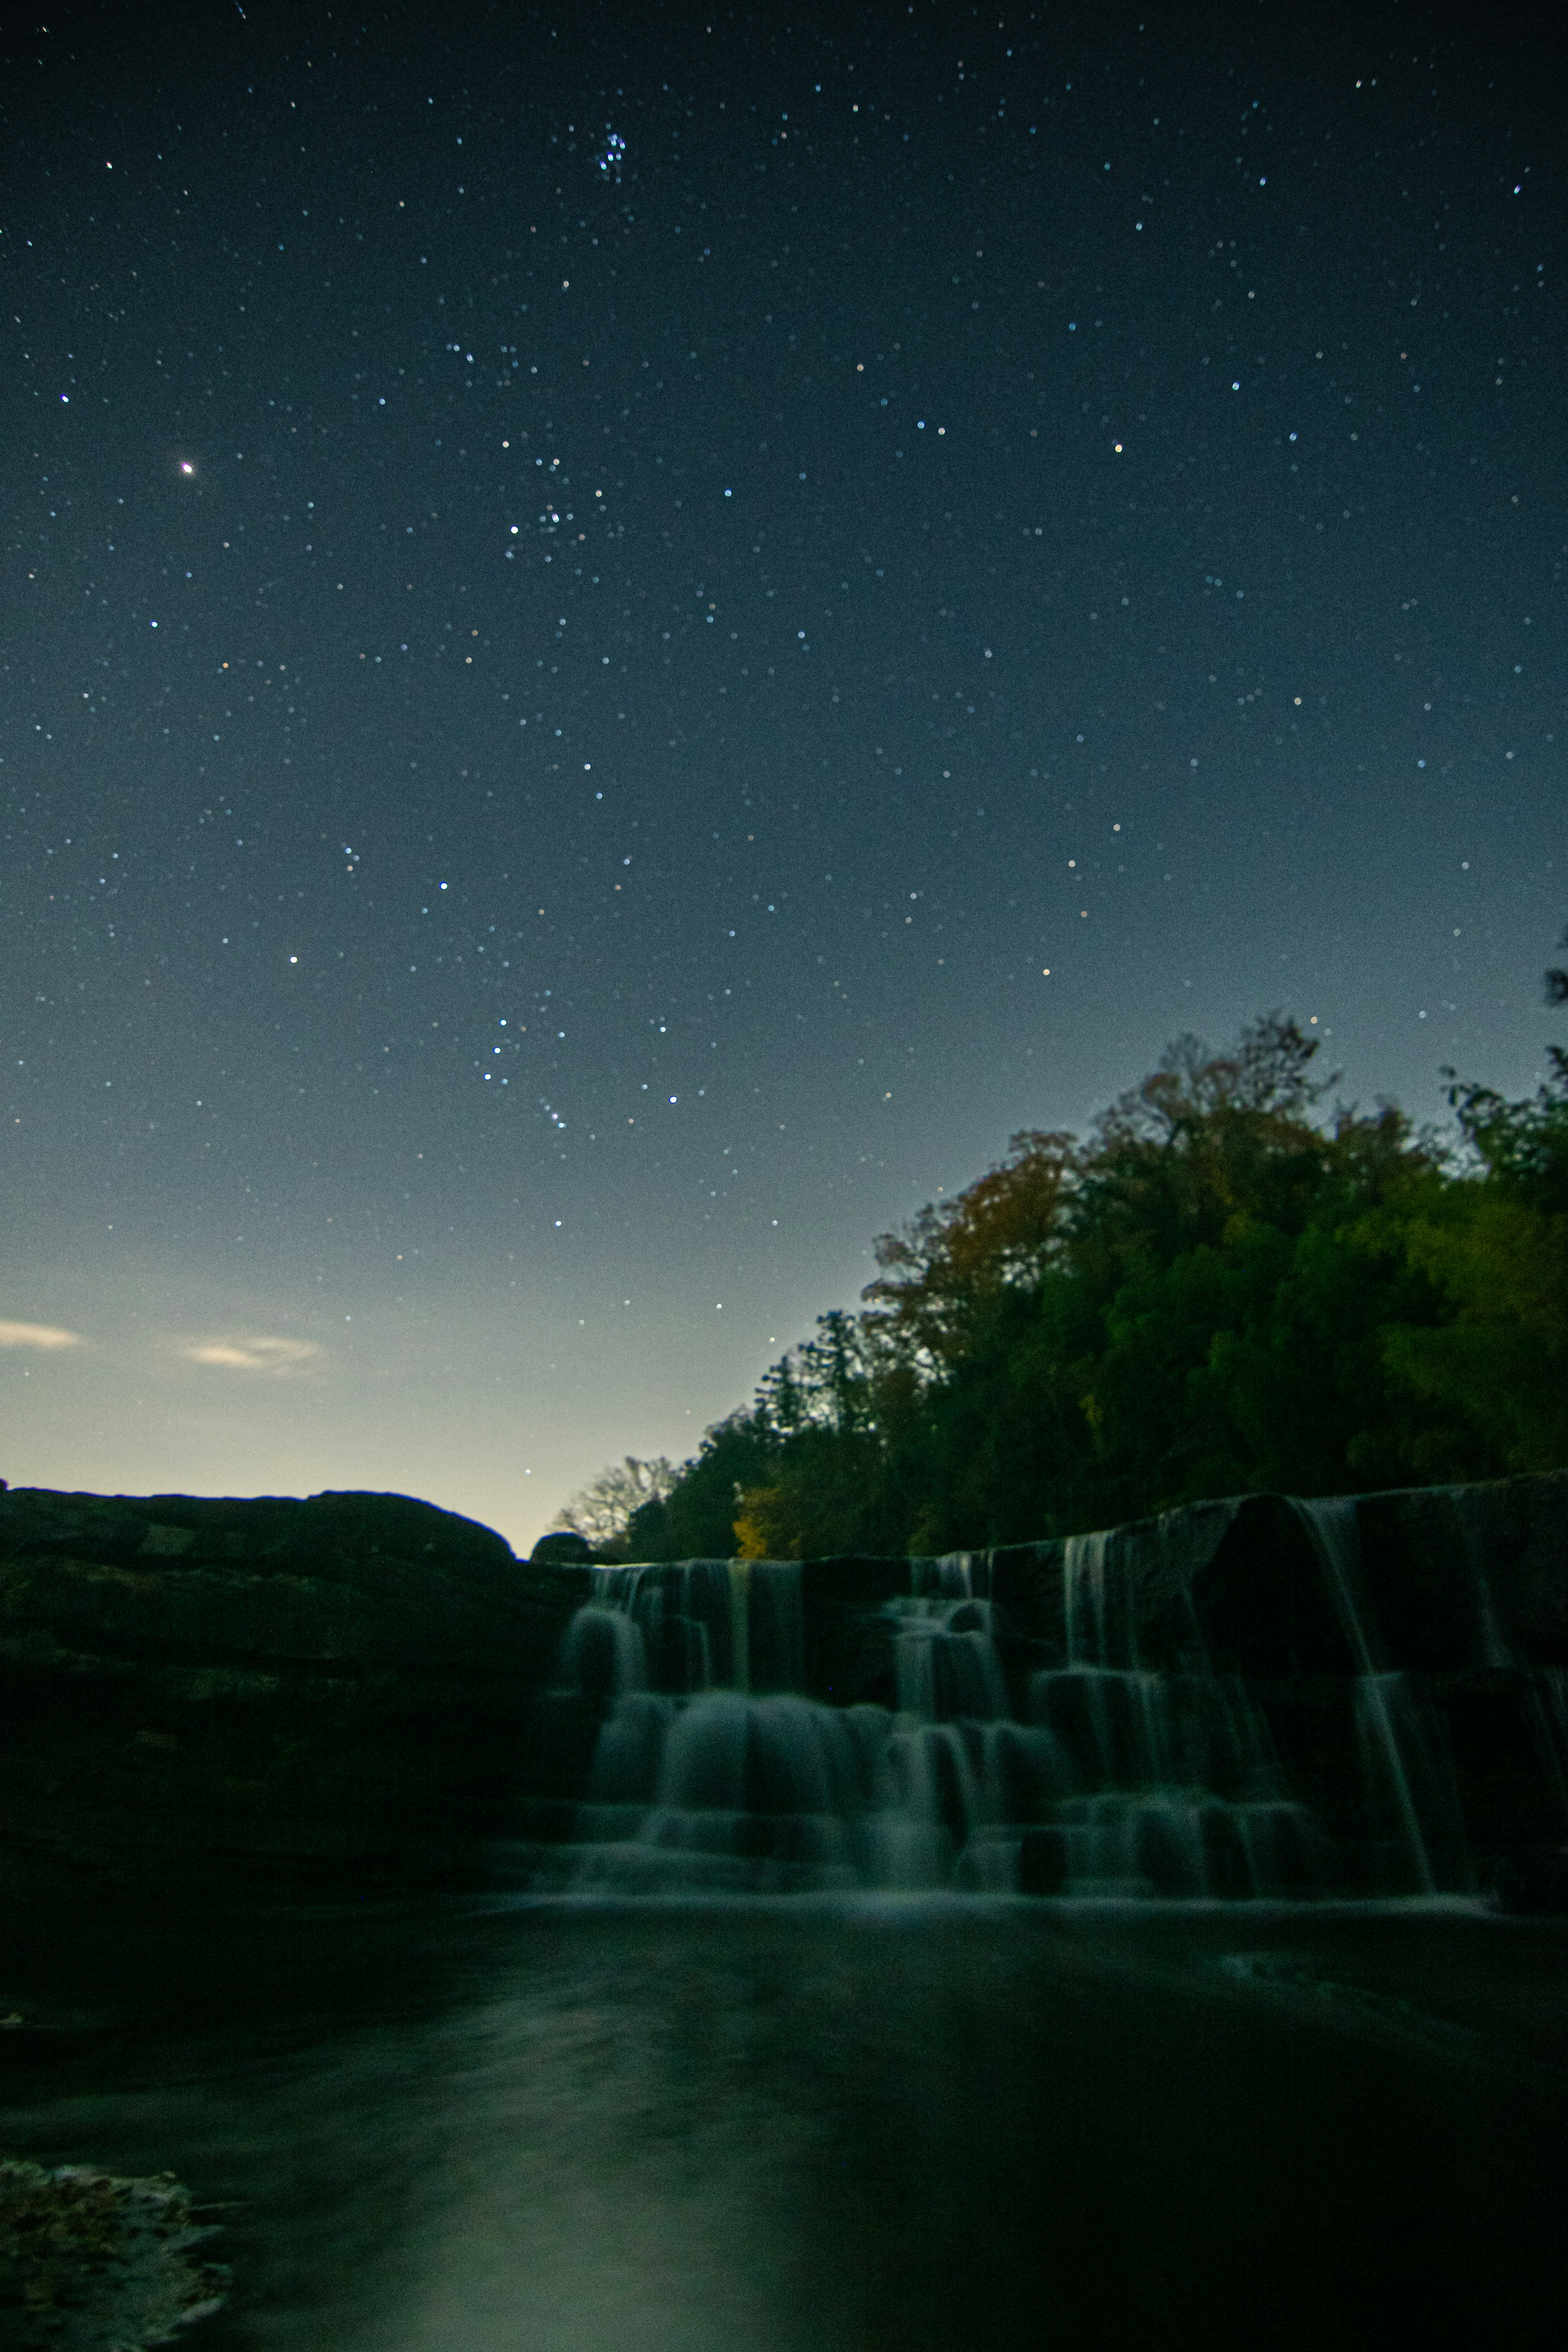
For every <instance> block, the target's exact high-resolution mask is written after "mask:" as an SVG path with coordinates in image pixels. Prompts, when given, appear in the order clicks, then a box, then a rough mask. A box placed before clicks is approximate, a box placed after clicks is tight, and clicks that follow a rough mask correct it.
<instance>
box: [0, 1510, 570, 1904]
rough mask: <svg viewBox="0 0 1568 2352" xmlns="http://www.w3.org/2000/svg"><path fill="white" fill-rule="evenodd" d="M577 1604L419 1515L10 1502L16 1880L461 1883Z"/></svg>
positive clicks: (482, 1536) (6, 1866)
mask: <svg viewBox="0 0 1568 2352" xmlns="http://www.w3.org/2000/svg"><path fill="white" fill-rule="evenodd" d="M583 1589H584V1574H583V1571H582V1570H579V1569H574V1568H572V1567H570V1566H567V1565H564V1564H562V1563H552V1562H549V1561H543V1562H538V1563H531V1562H522V1561H520V1560H518V1559H515V1558H514V1557H513V1555H512V1552H511V1549H510V1546H509V1545H508V1544H507V1543H506V1542H505V1541H504V1540H503V1538H501V1537H500V1536H498V1535H496V1534H495V1533H494V1532H493V1531H492V1530H491V1529H489V1528H483V1527H480V1526H479V1525H478V1524H477V1523H476V1522H475V1521H473V1520H471V1519H465V1518H461V1517H458V1515H457V1514H455V1513H453V1512H448V1511H441V1510H437V1509H436V1508H435V1507H433V1506H432V1505H430V1504H427V1503H420V1502H416V1501H414V1500H412V1499H410V1498H409V1497H407V1496H396V1495H355V1494H325V1495H319V1496H311V1497H310V1499H309V1500H306V1501H301V1500H296V1499H293V1498H291V1497H282V1496H262V1497H259V1498H257V1499H255V1500H233V1499H214V1498H206V1497H199V1496H181V1495H159V1496H149V1497H146V1498H144V1499H143V1498H139V1497H134V1496H95V1495H64V1494H55V1493H51V1492H47V1491H45V1490H41V1489H22V1490H20V1491H17V1492H14V1493H0V1748H3V1749H4V1759H5V1761H4V1769H5V1783H6V1806H5V1819H4V1822H3V1823H0V1883H4V1882H6V1881H8V1882H9V1884H10V1885H11V1886H12V1887H13V1889H15V1890H16V1891H17V1892H20V1891H23V1890H25V1889H26V1888H27V1887H29V1886H31V1885H35V1884H37V1885H42V1884H45V1883H47V1884H50V1885H53V1884H55V1883H57V1881H58V1875H59V1874H60V1873H61V1872H64V1873H66V1874H72V1873H78V1874H79V1873H80V1872H83V1871H86V1872H89V1873H93V1874H100V1875H106V1876H108V1877H110V1878H123V1879H127V1880H130V1879H136V1880H139V1881H142V1882H145V1881H148V1880H151V1881H152V1882H153V1883H154V1884H156V1883H158V1882H159V1881H160V1880H161V1879H164V1878H168V1877H171V1876H173V1877H178V1878H181V1879H182V1880H184V1881H185V1882H187V1883H188V1882H189V1881H190V1879H191V1876H192V1874H195V1875H196V1876H197V1877H198V1878H200V1877H201V1876H202V1875H203V1874H212V1875H214V1876H215V1877H217V1878H222V1877H223V1876H225V1875H232V1874H234V1873H235V1872H238V1873H240V1874H246V1873H247V1872H251V1873H254V1872H256V1871H258V1870H265V1871H271V1872H280V1873H283V1874H289V1873H290V1872H294V1873H296V1874H297V1873H299V1872H303V1873H305V1874H307V1876H312V1877H314V1878H317V1879H319V1878H321V1876H323V1875H325V1876H327V1877H328V1878H331V1876H332V1874H334V1873H336V1872H338V1871H339V1870H342V1871H345V1872H348V1873H350V1874H353V1873H360V1874H368V1875H369V1876H370V1877H371V1878H373V1879H375V1880H378V1881H379V1880H385V1879H388V1878H390V1879H392V1880H394V1881H397V1880H400V1879H404V1878H406V1877H408V1876H410V1875H412V1876H414V1877H416V1878H423V1877H427V1876H429V1875H432V1874H434V1875H436V1876H438V1877H439V1876H446V1875H450V1874H459V1875H460V1874H462V1871H463V1869H464V1867H465V1864H464V1863H463V1854H464V1849H465V1846H466V1844H467V1843H468V1842H471V1841H472V1840H473V1839H475V1838H476V1837H479V1836H481V1835H483V1834H484V1833H486V1832H487V1831H488V1830H489V1828H490V1826H492V1824H493V1822H496V1821H497V1820H500V1819H501V1818H504V1816H505V1813H506V1809H507V1805H508V1803H509V1801H510V1797H511V1794H512V1792H513V1790H515V1788H516V1784H517V1781H518V1780H519V1778H520V1775H521V1769H522V1762H521V1754H522V1726H523V1724H524V1722H525V1719H526V1717H527V1714H528V1710H529V1707H530V1706H531V1699H532V1695H533V1693H534V1691H535V1690H536V1689H537V1688H538V1687H539V1686H540V1685H542V1683H544V1682H545V1681H546V1680H547V1679H548V1677H549V1674H550V1670H551V1666H552V1661H553V1658H554V1655H555V1652H556V1648H557V1646H558V1643H559V1640H560V1635H561V1633H562V1630H563V1627H564V1625H565V1623H566V1622H567V1620H568V1619H569V1617H570V1614H571V1612H572V1610H573V1608H574V1605H575V1604H576V1602H577V1601H578V1600H579V1598H580V1597H581V1594H582V1591H583Z"/></svg>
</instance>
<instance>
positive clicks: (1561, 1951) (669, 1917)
mask: <svg viewBox="0 0 1568 2352" xmlns="http://www.w3.org/2000/svg"><path fill="white" fill-rule="evenodd" d="M0 1949H3V1951H4V1959H3V1961H0V1995H3V1996H4V2000H5V2003H6V2004H7V2005H8V2013H11V2014H15V2015H20V2016H21V2017H22V2018H23V2020H24V2022H23V2024H22V2025H21V2026H20V2027H13V2028H12V2029H11V2030H10V2031H9V2032H6V2033H4V2034H0V2067H3V2069H4V2084H3V2088H4V2098H5V2109H4V2113H3V2115H0V2148H3V2149H4V2150H5V2152H6V2153H8V2154H10V2155H13V2156H25V2157H30V2158H35V2159H36V2160H37V2161H39V2162H44V2163H50V2164H58V2163H66V2162H73V2163H90V2164H93V2165H99V2166H103V2167H106V2168H109V2169H110V2170H112V2171H117V2172H125V2173H149V2172H156V2171H160V2170H163V2169H164V2168H167V2169H169V2170H171V2171H173V2172H174V2173H176V2174H178V2176H179V2177H180V2179H182V2180H184V2182H185V2183H186V2184H187V2185H188V2186H189V2187H190V2189H192V2191H193V2193H194V2195H195V2198H196V2199H197V2200H198V2202H199V2203H201V2204H202V2205H204V2206H205V2207H206V2208H208V2209H211V2218H212V2219H214V2220H215V2221H218V2222H219V2223H221V2224H222V2230H221V2235H220V2236H219V2237H218V2238H217V2239H216V2240H215V2242H214V2245H213V2252H215V2254H216V2256H217V2257H218V2258H219V2259H221V2260H222V2261H224V2262H225V2263H227V2264H228V2265H229V2266H230V2268H231V2271H232V2274H233V2284H232V2290H231V2293H230V2295H229V2299H228V2302H227V2304H226V2307H225V2308H224V2310H223V2311H222V2312H220V2313H219V2314H218V2315H216V2316H215V2317H213V2318H210V2319H207V2320H205V2321H204V2322H202V2323H200V2324H199V2325H198V2326H195V2328H194V2329H193V2330H192V2331H191V2333H190V2336H189V2337H188V2339H187V2340H188V2341H189V2342H190V2343H191V2345H192V2347H193V2352H195V2347H197V2346H200V2347H202V2352H974V2347H984V2348H985V2352H991V2347H994V2352H1008V2348H1009V2347H1033V2346H1040V2347H1057V2346H1060V2347H1064V2352H1066V2347H1072V2352H1088V2347H1107V2352H1109V2347H1131V2346H1134V2345H1137V2346H1142V2345H1146V2344H1160V2345H1172V2344H1174V2343H1178V2342H1180V2343H1183V2344H1185V2343H1188V2342H1201V2341H1205V2340H1206V2341H1208V2342H1211V2343H1214V2344H1215V2345H1226V2346H1231V2345H1237V2346H1239V2345H1243V2344H1250V2343H1254V2342H1258V2343H1262V2342H1267V2343H1268V2345H1269V2346H1271V2347H1279V2346H1289V2347H1294V2346H1300V2347H1309V2346H1310V2347H1325V2346H1333V2347H1341V2346H1344V2345H1347V2344H1349V2345H1359V2344H1363V2343H1364V2344H1367V2345H1371V2344H1373V2342H1380V2343H1381V2342H1384V2341H1387V2340H1392V2338H1393V2337H1394V2336H1395V2335H1397V2336H1399V2337H1400V2338H1401V2339H1403V2340H1406V2341H1410V2342H1414V2343H1418V2344H1421V2345H1423V2346H1425V2347H1431V2346H1433V2345H1448V2344H1455V2345H1458V2344H1466V2345H1474V2344H1476V2343H1479V2342H1482V2341H1489V2342H1493V2343H1498V2344H1513V2343H1522V2342H1524V2341H1526V2340H1527V2339H1528V2338H1529V2337H1530V2336H1531V2334H1532V2331H1533V2330H1534V2328H1535V2326H1537V2324H1538V2319H1539V2314H1540V2313H1541V2311H1542V2310H1543V2309H1548V2308H1550V2307H1551V2306H1552V2301H1553V2300H1554V2299H1558V2298H1559V2294H1560V2290H1559V2284H1558V2283H1559V2279H1560V2273H1561V2250H1562V2212H1563V2188H1564V2185H1565V2184H1564V2166H1563V2154H1562V2145H1561V2130H1560V2122H1559V2118H1560V2115H1561V2111H1562V2101H1563V2091H1564V2088H1565V2087H1568V2006H1565V2004H1564V2000H1563V1990H1562V1989H1563V1980H1564V1978H1563V1963H1564V1960H1565V1959H1568V1927H1564V1926H1563V1925H1562V1924H1559V1923H1546V1922H1531V1921H1519V1920H1507V1919H1500V1918H1497V1917H1494V1916H1489V1915H1488V1914H1486V1913H1485V1912H1484V1911H1483V1910H1482V1909H1481V1907H1480V1906H1477V1905H1475V1904H1473V1903H1465V1902H1461V1901H1457V1900H1446V1901H1445V1900H1440V1901H1438V1902H1436V1903H1420V1902H1415V1903H1411V1902H1405V1903H1386V1904H1370V1905H1350V1904H1341V1905H1333V1904H1328V1905H1315V1906H1314V1905H1301V1906H1270V1905H1256V1904H1241V1905H1237V1904H1234V1903H1233V1904H1229V1905H1223V1906H1222V1905H1209V1904H1194V1905H1171V1904H1165V1905H1153V1904H1124V1905H1116V1904H1094V1903H1089V1904H1082V1903H1076V1904H1075V1903H1072V1902H1048V1901H1047V1902H1029V1901H1026V1900H1023V1899H1017V1898H1013V1899H1009V1898H994V1897H986V1896H972V1897H956V1896H953V1895H926V1896H921V1895H881V1896H879V1895H847V1896H842V1897H824V1896H801V1897H782V1898H774V1899H771V1900H768V1899H761V1900H752V1901H741V1902H733V1901H729V1902H711V1901H691V1900H688V1901H676V1902H668V1901H667V1902H637V1901H630V1900H625V1899H616V1900H592V1899H588V1900H584V1899H582V1898H573V1897H566V1898H554V1899H548V1900H540V1899H534V1898H529V1897H526V1896H508V1895H498V1896H497V1897H495V1898H493V1899H487V1900H471V1901H470V1900H454V1901H450V1902H445V1903H442V1904H437V1905H429V1904H426V1905H423V1906H402V1907H399V1906H357V1907H356V1906H349V1907H346V1908H345V1907H343V1906H332V1905H322V1906H317V1907H305V1908H300V1907H295V1908H292V1909H283V1908H279V1909H274V1910H272V1911H252V1912H249V1913H246V1912H243V1911H237V1910H234V1909H233V1908H229V1909H224V1908H221V1907H215V1908H214V1909H213V1910H212V1911H211V1912H210V1913H208V1914H205V1915H203V1914H196V1913H192V1912H190V1911H186V1912H184V1914H182V1915H176V1914H174V1913H173V1912H171V1911H169V1910H167V1909H160V1908H157V1907H153V1906H148V1907H146V1908H143V1909H134V1908H132V1909H127V1910H124V1911H123V1912H121V1913H116V1912H114V1911H105V1910H103V1909H101V1908H99V1909H95V1910H93V1911H92V1912H90V1913H83V1912H64V1913H55V1914H52V1915H51V1914H40V1915H35V1916H18V1915H16V1914H15V1913H14V1914H13V1916H11V1918H10V1919H9V1921H8V1922H7V1923H6V1927H5V1937H4V1943H3V1946H0Z"/></svg>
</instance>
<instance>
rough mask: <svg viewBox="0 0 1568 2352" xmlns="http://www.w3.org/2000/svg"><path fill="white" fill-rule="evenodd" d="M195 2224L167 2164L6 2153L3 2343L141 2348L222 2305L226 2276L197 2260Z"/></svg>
mask: <svg viewBox="0 0 1568 2352" xmlns="http://www.w3.org/2000/svg"><path fill="white" fill-rule="evenodd" d="M215 2234H216V2231H214V2230H213V2229H212V2228H210V2227H202V2226H200V2225H199V2224H198V2223H197V2221H196V2220H195V2216H194V2214H193V2211H192V2206H191V2199H190V2192H189V2191H188V2190H187V2189H183V2188H182V2187H181V2186H180V2183H179V2182H178V2181H177V2180H176V2179H174V2175H173V2174H172V2173H163V2174H160V2175H159V2176H158V2177H157V2178H155V2179H119V2178H117V2177H116V2176H115V2175H114V2174H112V2173H108V2172H94V2171H91V2170H89V2169H88V2168H86V2167H84V2166H78V2165H61V2166H58V2167H57V2168H55V2169H54V2170H52V2171H49V2170H46V2169H45V2168H43V2167H42V2166H40V2165H37V2164H22V2163H16V2162H5V2161H0V2341H3V2342H4V2343H5V2344H6V2345H7V2346H8V2347H13V2352H142V2347H144V2346H150V2345H154V2344H167V2343H170V2342H171V2341H173V2339H174V2335H175V2332H176V2330H179V2329H183V2328H185V2327H188V2326H190V2325H191V2323H192V2322H193V2321H195V2320H199V2319H204V2318H205V2317H207V2316H208V2315H210V2314H211V2313H213V2312H215V2311H216V2310H217V2309H218V2307H219V2305H221V2303H222V2301H223V2298H224V2293H225V2290H226V2286H227V2284H228V2273H227V2272H226V2270H225V2269H223V2268H222V2267H221V2266H220V2265H219V2264H217V2263H206V2262H200V2261H193V2260H192V2258H191V2257H192V2252H193V2249H194V2248H195V2247H196V2246H198V2245H200V2244H202V2243H204V2242H205V2241H206V2240H208V2239H209V2238H211V2237H213V2236H214V2235H215Z"/></svg>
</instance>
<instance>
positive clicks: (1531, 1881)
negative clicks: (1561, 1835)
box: [1492, 1845, 1568, 1918]
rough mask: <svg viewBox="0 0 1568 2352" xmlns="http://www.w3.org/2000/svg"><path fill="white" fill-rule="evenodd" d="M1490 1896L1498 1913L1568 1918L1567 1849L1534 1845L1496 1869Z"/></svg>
mask: <svg viewBox="0 0 1568 2352" xmlns="http://www.w3.org/2000/svg"><path fill="white" fill-rule="evenodd" d="M1492 1896H1493V1900H1494V1901H1495V1903H1496V1904H1497V1906H1498V1909H1499V1910H1500V1911H1512V1912H1517V1913H1520V1914H1521V1915H1529V1916H1536V1917H1546V1918H1564V1917H1568V1846H1563V1845H1559V1846H1536V1847H1533V1848H1532V1849H1531V1851H1530V1852H1528V1853H1512V1854H1509V1855H1508V1856H1506V1857H1505V1859H1504V1860H1503V1861H1501V1862H1500V1863H1499V1864H1498V1866H1497V1875H1496V1877H1495V1878H1494V1880H1493V1881H1492Z"/></svg>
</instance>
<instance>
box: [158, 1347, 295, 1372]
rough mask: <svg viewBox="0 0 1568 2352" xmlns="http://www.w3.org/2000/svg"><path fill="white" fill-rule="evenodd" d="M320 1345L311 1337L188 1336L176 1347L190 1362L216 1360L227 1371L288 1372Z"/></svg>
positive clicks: (204, 1362)
mask: <svg viewBox="0 0 1568 2352" xmlns="http://www.w3.org/2000/svg"><path fill="white" fill-rule="evenodd" d="M180 1353H181V1355H182V1356H184V1358H185V1359H186V1360H187V1361H188V1362H190V1363H193V1364H217V1365H220V1366H221V1367H222V1368H223V1369H224V1370H226V1371H230V1372H274V1373H279V1372H292V1371H297V1370H299V1368H300V1365H301V1364H304V1363H308V1362H309V1361H310V1358H311V1357H312V1356H319V1355H320V1354H321V1349H319V1348H318V1347H317V1345H316V1343H315V1341H314V1340H313V1339H265V1338H258V1339H192V1340H188V1341H187V1342H186V1343H185V1345H184V1346H183V1347H182V1348H181V1349H180Z"/></svg>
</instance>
